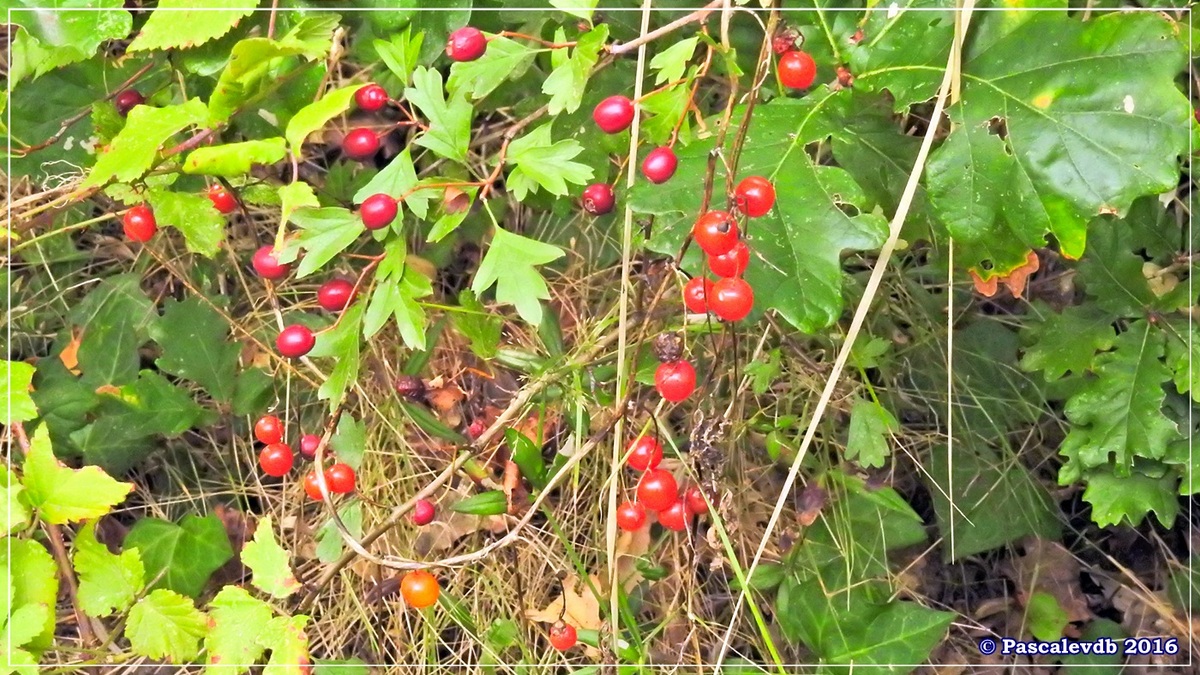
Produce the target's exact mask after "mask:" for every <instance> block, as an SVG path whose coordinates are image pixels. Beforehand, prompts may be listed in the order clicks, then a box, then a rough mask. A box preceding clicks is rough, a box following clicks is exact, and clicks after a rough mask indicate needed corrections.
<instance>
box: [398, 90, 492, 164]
mask: <svg viewBox="0 0 1200 675" xmlns="http://www.w3.org/2000/svg"><path fill="white" fill-rule="evenodd" d="M412 81H413V86H411V87H408V88H406V89H405V90H404V98H405V99H406V100H407V101H408V102H410V103H412V104H413V105H415V106H416V107H417V108H418V109H420V111H421V113H422V114H423V115H425V117H426V118H427V119H428V120H429V130H428V131H426V132H425V133H423V134H421V135H420V136H418V137H417V140H416V141H415V142H416V144H417V145H419V146H421V147H423V148H429V149H430V150H432V151H433V152H434V154H436V155H438V156H440V157H445V158H446V159H452V160H454V161H456V162H458V163H459V164H466V162H467V145H468V144H469V143H470V141H471V118H472V117H473V116H474V114H475V109H474V108H472V107H471V104H470V103H468V102H467V97H466V96H465V95H464V94H462V93H459V94H456V95H453V96H451V97H450V98H449V99H446V98H445V97H444V96H443V95H442V74H441V73H439V72H438V71H436V70H433V69H429V68H425V67H419V68H417V69H416V70H415V71H413V77H412Z"/></svg>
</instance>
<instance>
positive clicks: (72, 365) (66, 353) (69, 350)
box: [58, 331, 83, 375]
mask: <svg viewBox="0 0 1200 675" xmlns="http://www.w3.org/2000/svg"><path fill="white" fill-rule="evenodd" d="M82 338H83V334H82V333H80V332H78V331H72V333H71V341H70V342H68V343H67V346H66V347H63V350H62V351H61V352H59V354H58V358H59V360H61V361H62V364H63V366H65V367H66V369H67V370H69V371H71V374H72V375H78V374H80V373H81V372H83V371H81V370H79V345H80V344H82V342H83V340H82Z"/></svg>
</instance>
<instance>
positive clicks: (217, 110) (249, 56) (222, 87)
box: [208, 19, 308, 123]
mask: <svg viewBox="0 0 1200 675" xmlns="http://www.w3.org/2000/svg"><path fill="white" fill-rule="evenodd" d="M307 20H308V19H305V21H307ZM301 23H303V21H302V22H301ZM304 52H305V45H303V44H301V43H296V42H291V41H289V42H282V41H280V42H276V41H274V40H269V39H267V38H247V39H245V40H242V41H240V42H238V43H237V44H236V45H234V46H233V50H232V51H231V52H230V55H229V64H228V65H226V66H225V70H223V71H221V76H220V77H219V78H218V80H217V85H216V87H215V88H214V89H213V94H212V96H211V97H209V100H208V111H209V115H210V116H211V118H212V121H213V123H217V122H224V121H226V120H228V119H229V118H230V117H232V116H233V114H234V113H235V112H237V110H238V108H240V107H241V106H242V105H243V104H244V103H245V102H246V101H248V100H250V99H251V98H254V97H255V96H258V95H260V94H262V93H263V92H265V91H266V90H267V89H268V88H269V87H271V86H273V85H274V84H275V82H276V78H275V77H274V75H275V73H276V70H277V68H279V67H280V65H281V63H282V61H281V60H282V59H283V58H284V57H288V56H296V55H299V54H303V53H304Z"/></svg>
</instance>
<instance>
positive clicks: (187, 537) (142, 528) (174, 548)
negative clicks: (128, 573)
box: [125, 514, 233, 598]
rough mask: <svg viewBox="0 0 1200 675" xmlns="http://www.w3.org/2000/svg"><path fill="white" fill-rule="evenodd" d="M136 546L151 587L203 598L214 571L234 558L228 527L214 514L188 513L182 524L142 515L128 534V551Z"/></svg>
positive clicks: (126, 540)
mask: <svg viewBox="0 0 1200 675" xmlns="http://www.w3.org/2000/svg"><path fill="white" fill-rule="evenodd" d="M131 548H135V549H137V550H138V553H139V555H140V556H141V559H142V564H143V565H144V566H145V568H146V579H147V580H152V579H157V581H155V582H153V583H152V584H151V588H164V589H169V590H172V591H176V592H178V593H182V594H183V595H187V596H190V597H193V598H195V597H199V595H200V593H201V592H202V591H203V590H204V585H205V584H206V583H207V582H208V578H209V577H210V576H212V573H213V572H215V571H217V569H218V568H220V567H221V565H224V564H225V563H226V562H228V561H229V559H230V558H232V557H233V549H232V548H231V547H230V546H229V537H228V535H226V533H225V526H224V525H222V524H221V521H220V520H219V519H218V518H216V517H214V516H203V517H201V516H197V515H195V514H189V515H187V516H184V518H183V520H181V521H180V523H179V524H178V525H176V524H175V523H172V522H169V521H166V520H160V519H158V518H149V517H147V518H142V519H140V520H138V521H137V522H136V523H134V525H133V527H132V528H131V529H130V530H129V534H128V535H126V536H125V550H129V549H131Z"/></svg>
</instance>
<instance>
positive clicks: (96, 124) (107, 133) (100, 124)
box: [92, 101, 125, 145]
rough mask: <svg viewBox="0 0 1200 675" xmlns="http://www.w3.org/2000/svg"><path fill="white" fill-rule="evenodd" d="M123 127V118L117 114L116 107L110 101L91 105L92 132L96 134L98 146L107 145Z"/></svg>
mask: <svg viewBox="0 0 1200 675" xmlns="http://www.w3.org/2000/svg"><path fill="white" fill-rule="evenodd" d="M124 126H125V118H124V117H121V115H120V114H118V113H117V107H116V106H115V105H113V104H112V103H111V102H110V101H96V102H95V103H93V104H92V130H93V131H95V132H96V136H97V138H98V139H99V142H100V144H102V145H108V144H109V143H111V142H112V139H113V138H114V137H116V135H117V134H119V133H121V129H122V128H124Z"/></svg>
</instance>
